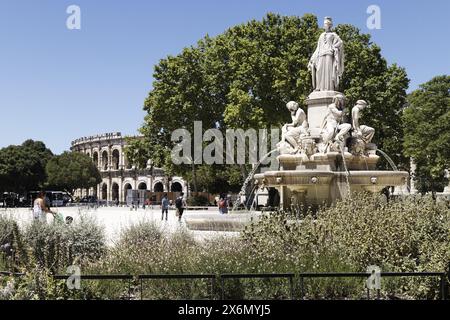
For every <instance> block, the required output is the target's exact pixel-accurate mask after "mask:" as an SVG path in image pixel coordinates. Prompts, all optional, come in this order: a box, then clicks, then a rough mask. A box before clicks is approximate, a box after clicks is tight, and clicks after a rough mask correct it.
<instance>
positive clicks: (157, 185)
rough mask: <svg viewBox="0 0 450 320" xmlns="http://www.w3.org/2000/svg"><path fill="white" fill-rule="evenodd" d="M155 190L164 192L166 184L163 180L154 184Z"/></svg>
mask: <svg viewBox="0 0 450 320" xmlns="http://www.w3.org/2000/svg"><path fill="white" fill-rule="evenodd" d="M153 191H154V192H164V184H163V183H162V182H161V181H158V182H156V183H155V185H154V186H153Z"/></svg>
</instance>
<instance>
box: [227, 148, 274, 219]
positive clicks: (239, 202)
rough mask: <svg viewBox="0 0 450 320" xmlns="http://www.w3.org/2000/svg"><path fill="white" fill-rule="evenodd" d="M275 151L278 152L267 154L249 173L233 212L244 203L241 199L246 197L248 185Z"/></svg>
mask: <svg viewBox="0 0 450 320" xmlns="http://www.w3.org/2000/svg"><path fill="white" fill-rule="evenodd" d="M275 151H277V149H273V150H272V151H270V152H269V153H267V154H265V155H264V156H263V157H262V158H261V159H260V160H259V161H258V162H257V163H256V165H255V166H254V167H253V169H252V171H251V172H250V173H249V175H248V176H247V178H246V179H245V181H244V184H243V185H242V188H241V191H240V192H239V195H238V198H237V200H236V201H235V203H234V204H233V209H232V211H236V210H237V208H238V207H239V205H240V204H241V203H242V202H241V198H242V197H243V196H245V192H246V190H247V186H248V184H249V183H250V182H251V181H252V180H253V176H254V175H255V173H256V171H257V170H258V168H259V166H260V165H261V163H262V162H263V161H264V160H266V159H267V157H269V156H270V155H271V154H272V153H274V152H275ZM254 190H255V188H253V191H254ZM253 191H252V193H253ZM250 196H251V194H249V197H250Z"/></svg>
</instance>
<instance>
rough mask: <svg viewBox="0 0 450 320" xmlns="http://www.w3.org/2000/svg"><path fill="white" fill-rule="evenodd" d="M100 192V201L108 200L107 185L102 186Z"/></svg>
mask: <svg viewBox="0 0 450 320" xmlns="http://www.w3.org/2000/svg"><path fill="white" fill-rule="evenodd" d="M100 191H101V196H102V200H108V185H107V184H106V183H103V184H102V187H101V190H100Z"/></svg>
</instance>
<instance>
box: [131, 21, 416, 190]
mask: <svg viewBox="0 0 450 320" xmlns="http://www.w3.org/2000/svg"><path fill="white" fill-rule="evenodd" d="M321 32H322V30H321V29H320V28H319V26H318V24H317V18H316V17H315V16H313V15H311V14H307V15H305V16H303V17H301V18H300V17H295V16H292V17H284V16H280V15H277V14H268V15H267V16H266V17H265V18H264V19H263V20H262V21H256V20H252V21H250V22H248V23H246V24H242V25H238V26H235V27H232V28H230V29H229V30H227V31H225V32H224V33H223V34H221V35H218V36H216V37H214V38H211V37H209V36H206V37H205V38H204V39H202V40H200V41H199V42H198V44H197V45H196V46H192V47H190V48H186V49H184V50H183V51H182V52H181V53H180V54H179V55H177V56H169V57H167V58H166V59H162V60H161V61H160V62H159V63H158V65H156V66H155V72H154V79H155V81H154V83H153V89H152V90H151V91H150V93H149V95H148V98H147V99H146V101H145V105H144V110H145V111H146V112H147V115H146V117H145V123H144V125H143V127H142V128H141V133H142V134H143V135H144V137H145V138H144V143H141V144H140V145H139V146H137V147H138V148H140V147H143V148H145V149H146V150H145V151H144V153H145V154H146V156H148V158H151V159H153V160H154V164H155V165H156V166H160V167H163V168H164V169H166V170H167V171H168V172H171V173H176V174H179V175H182V176H183V177H188V176H189V178H190V179H191V180H190V181H193V184H194V185H197V184H199V185H200V182H198V180H199V179H197V175H198V174H197V170H198V169H199V166H198V165H178V166H174V165H173V163H172V162H171V159H170V150H172V148H173V146H174V144H175V143H174V142H172V141H171V133H172V131H173V130H175V129H178V128H185V129H187V130H189V131H190V132H193V123H194V121H202V123H203V132H204V131H205V130H207V129H210V128H217V129H220V130H221V131H222V132H223V133H225V131H226V130H227V129H230V128H231V129H233V128H242V129H248V128H254V129H263V128H266V129H270V128H272V127H278V128H279V127H281V125H282V124H283V123H285V122H287V121H290V119H289V113H288V112H287V111H286V108H285V105H286V103H287V102H288V101H290V100H296V101H299V102H301V103H303V102H304V100H305V99H306V97H307V96H308V95H309V93H310V92H311V91H312V84H311V76H310V73H309V72H308V70H307V64H308V60H309V58H310V57H311V55H312V53H313V51H314V48H315V46H316V43H317V39H318V37H319V34H320V33H321ZM336 32H337V33H338V34H339V35H340V36H341V37H342V39H343V40H344V41H345V50H346V71H345V73H344V78H343V81H342V88H341V91H343V92H344V94H345V95H346V96H347V98H348V104H349V107H350V108H348V109H351V106H352V105H353V104H354V103H355V102H356V100H358V99H365V100H366V101H368V102H369V104H370V107H369V108H367V110H366V111H365V116H364V117H365V118H364V119H363V121H364V122H365V124H368V125H370V126H373V127H374V128H375V129H376V136H375V140H374V142H376V143H377V144H378V145H379V147H380V148H381V149H383V150H384V151H385V152H386V153H388V154H390V155H391V156H392V157H393V158H394V161H396V162H397V163H399V164H400V163H402V162H406V161H405V159H404V158H403V156H402V150H401V148H402V142H403V135H402V123H401V120H402V118H401V110H402V108H403V107H404V105H405V98H406V91H405V90H406V88H407V87H408V79H407V76H406V73H405V70H404V69H402V68H400V67H398V66H397V65H391V66H389V65H388V63H387V62H386V60H385V59H384V58H383V57H382V56H381V50H380V48H379V47H378V46H376V45H374V44H373V43H371V41H370V36H369V35H365V34H361V33H360V31H359V30H358V29H357V28H356V27H354V26H351V25H340V26H337V28H336ZM133 152H134V153H136V154H142V153H141V152H135V151H133ZM382 165H384V164H382ZM221 168H222V171H224V172H225V171H226V170H227V169H226V167H225V166H224V165H222V166H221ZM240 171H241V182H242V180H243V179H244V177H245V175H246V173H247V171H248V167H246V166H241V167H240ZM222 175H223V176H225V173H223V174H222Z"/></svg>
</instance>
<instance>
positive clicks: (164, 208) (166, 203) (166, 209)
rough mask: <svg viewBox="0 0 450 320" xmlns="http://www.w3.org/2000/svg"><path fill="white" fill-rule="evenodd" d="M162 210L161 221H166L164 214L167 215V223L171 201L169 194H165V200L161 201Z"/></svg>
mask: <svg viewBox="0 0 450 320" xmlns="http://www.w3.org/2000/svg"><path fill="white" fill-rule="evenodd" d="M161 209H162V215H161V221H163V220H164V212H165V213H166V221H167V216H168V215H169V199H168V198H167V193H165V194H164V196H163V198H162V199H161Z"/></svg>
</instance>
